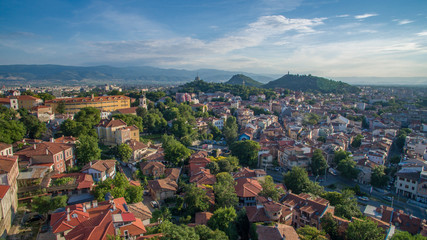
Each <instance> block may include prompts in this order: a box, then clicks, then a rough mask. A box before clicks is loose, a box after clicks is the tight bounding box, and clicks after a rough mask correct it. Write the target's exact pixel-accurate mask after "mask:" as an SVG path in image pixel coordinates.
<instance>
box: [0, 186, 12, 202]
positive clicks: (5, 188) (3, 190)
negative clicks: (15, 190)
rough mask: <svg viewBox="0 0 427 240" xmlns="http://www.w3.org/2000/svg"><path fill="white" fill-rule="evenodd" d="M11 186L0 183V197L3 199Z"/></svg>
mask: <svg viewBox="0 0 427 240" xmlns="http://www.w3.org/2000/svg"><path fill="white" fill-rule="evenodd" d="M9 188H10V186H8V185H0V199H3V198H4V196H5V195H6V193H7V191H9Z"/></svg>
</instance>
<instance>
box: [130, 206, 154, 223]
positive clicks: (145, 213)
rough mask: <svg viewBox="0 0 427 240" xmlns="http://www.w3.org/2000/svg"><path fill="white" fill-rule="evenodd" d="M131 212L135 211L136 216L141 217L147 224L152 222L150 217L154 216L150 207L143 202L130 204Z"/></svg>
mask: <svg viewBox="0 0 427 240" xmlns="http://www.w3.org/2000/svg"><path fill="white" fill-rule="evenodd" d="M128 208H129V212H131V213H133V215H135V217H137V218H139V219H141V221H142V224H144V226H147V225H148V224H150V219H151V218H152V217H153V216H152V214H151V211H150V209H149V208H148V207H147V206H145V205H144V204H143V203H142V202H137V203H132V204H129V205H128Z"/></svg>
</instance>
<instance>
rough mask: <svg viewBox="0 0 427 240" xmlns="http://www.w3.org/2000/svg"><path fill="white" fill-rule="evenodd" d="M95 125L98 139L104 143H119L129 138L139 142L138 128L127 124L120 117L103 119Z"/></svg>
mask: <svg viewBox="0 0 427 240" xmlns="http://www.w3.org/2000/svg"><path fill="white" fill-rule="evenodd" d="M95 127H96V131H97V133H98V137H99V140H100V141H101V142H102V143H104V144H106V145H119V144H122V143H125V142H127V141H129V140H134V141H137V142H139V129H138V128H137V127H136V126H127V124H126V123H125V122H124V121H123V120H121V119H117V120H116V119H114V118H113V119H111V120H108V119H103V120H101V122H100V123H99V124H98V125H96V126H95Z"/></svg>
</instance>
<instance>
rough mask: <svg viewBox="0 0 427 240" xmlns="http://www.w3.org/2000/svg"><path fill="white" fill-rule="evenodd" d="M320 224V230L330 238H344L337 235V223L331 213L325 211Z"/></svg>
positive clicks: (332, 239)
mask: <svg viewBox="0 0 427 240" xmlns="http://www.w3.org/2000/svg"><path fill="white" fill-rule="evenodd" d="M320 223H321V225H322V230H323V231H325V233H327V234H328V235H329V237H330V238H331V240H341V239H344V238H343V237H342V236H340V235H339V232H338V223H337V222H336V221H335V219H334V218H333V216H332V214H331V213H327V214H326V215H325V216H324V217H323V218H322V221H321V222H320Z"/></svg>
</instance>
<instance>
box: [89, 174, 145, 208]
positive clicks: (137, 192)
mask: <svg viewBox="0 0 427 240" xmlns="http://www.w3.org/2000/svg"><path fill="white" fill-rule="evenodd" d="M108 192H109V193H110V194H111V195H112V196H113V197H114V198H120V197H124V198H125V200H126V202H127V203H136V202H141V201H142V200H143V198H142V197H143V194H144V189H143V188H142V187H139V186H132V185H130V183H129V180H128V179H127V178H126V176H125V175H124V174H123V173H120V172H118V173H116V177H115V178H114V179H111V178H107V179H106V180H105V181H103V182H100V183H98V185H97V186H96V187H95V189H94V191H93V194H94V196H95V198H96V199H97V200H98V201H103V200H104V197H105V194H107V193H108Z"/></svg>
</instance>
